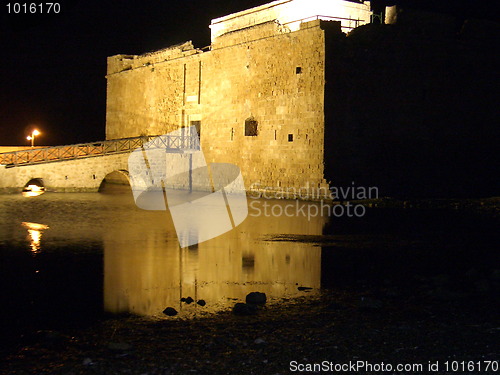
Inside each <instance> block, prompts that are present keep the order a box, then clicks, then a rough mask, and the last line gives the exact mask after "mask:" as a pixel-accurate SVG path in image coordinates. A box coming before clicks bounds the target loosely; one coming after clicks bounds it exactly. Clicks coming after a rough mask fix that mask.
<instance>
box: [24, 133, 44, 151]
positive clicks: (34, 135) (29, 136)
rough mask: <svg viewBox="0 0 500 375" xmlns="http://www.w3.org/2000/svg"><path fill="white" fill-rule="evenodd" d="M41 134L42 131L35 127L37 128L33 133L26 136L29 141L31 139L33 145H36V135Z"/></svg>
mask: <svg viewBox="0 0 500 375" xmlns="http://www.w3.org/2000/svg"><path fill="white" fill-rule="evenodd" d="M40 134H41V133H40V132H39V131H38V130H36V129H35V130H33V132H31V135H28V136H27V137H26V139H27V140H28V141H31V147H35V137H36V136H37V135H40Z"/></svg>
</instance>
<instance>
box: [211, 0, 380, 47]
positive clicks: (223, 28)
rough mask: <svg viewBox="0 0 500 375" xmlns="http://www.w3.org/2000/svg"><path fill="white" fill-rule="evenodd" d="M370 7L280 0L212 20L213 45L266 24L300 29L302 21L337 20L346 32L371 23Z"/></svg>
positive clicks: (341, 0)
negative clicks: (218, 39)
mask: <svg viewBox="0 0 500 375" xmlns="http://www.w3.org/2000/svg"><path fill="white" fill-rule="evenodd" d="M370 15H371V11H370V5H369V3H368V4H359V3H353V2H350V1H344V0H328V1H324V0H278V1H273V2H271V3H268V4H264V5H261V6H258V7H255V8H251V9H247V10H243V11H241V12H237V13H233V14H229V15H227V16H224V17H220V18H216V19H214V20H212V23H211V25H210V29H211V36H212V43H215V42H216V40H217V38H219V37H220V36H222V35H224V34H227V33H231V32H234V31H237V30H244V29H247V28H249V27H252V26H255V25H259V24H262V23H266V22H277V23H279V24H281V25H285V26H286V27H287V28H288V29H289V31H297V30H298V29H300V24H301V20H306V21H308V20H309V21H311V20H314V19H318V17H320V18H321V19H325V20H327V19H331V20H333V19H336V20H338V21H341V26H342V28H343V29H344V31H349V30H351V29H352V28H354V27H357V26H361V25H364V24H366V23H369V22H370Z"/></svg>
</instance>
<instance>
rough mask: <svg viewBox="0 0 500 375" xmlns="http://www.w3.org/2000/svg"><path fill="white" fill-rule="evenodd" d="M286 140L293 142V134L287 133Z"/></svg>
mask: <svg viewBox="0 0 500 375" xmlns="http://www.w3.org/2000/svg"><path fill="white" fill-rule="evenodd" d="M288 142H293V134H288Z"/></svg>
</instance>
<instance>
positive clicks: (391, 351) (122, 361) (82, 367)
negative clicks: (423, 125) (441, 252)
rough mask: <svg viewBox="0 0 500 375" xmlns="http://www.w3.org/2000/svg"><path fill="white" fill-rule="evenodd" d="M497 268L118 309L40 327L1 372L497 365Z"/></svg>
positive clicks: (479, 368)
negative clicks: (218, 309) (133, 313)
mask: <svg viewBox="0 0 500 375" xmlns="http://www.w3.org/2000/svg"><path fill="white" fill-rule="evenodd" d="M497 273H498V272H496V271H495V272H494V273H492V274H491V275H488V277H487V278H479V279H478V277H477V275H465V276H464V277H468V278H469V279H471V283H470V285H463V284H462V283H461V286H460V287H457V285H458V284H456V280H450V279H449V278H448V277H447V276H446V275H441V276H440V277H438V278H431V279H423V280H420V283H419V285H420V286H419V287H417V288H415V289H413V290H403V289H401V288H398V287H397V286H393V285H392V286H391V285H388V286H386V287H380V288H377V289H374V290H370V291H364V292H363V293H361V292H356V291H350V292H348V291H343V292H335V293H334V292H331V291H323V292H322V293H321V295H319V296H314V297H313V296H308V294H307V292H306V291H305V292H304V297H303V298H299V299H297V300H294V301H287V300H281V301H272V303H270V304H268V305H267V306H263V307H261V308H259V310H258V312H257V314H256V315H251V316H236V315H234V314H232V313H231V312H230V311H226V312H222V313H219V314H217V315H215V316H209V317H201V318H197V319H194V320H183V319H180V318H176V317H173V318H167V317H166V318H165V319H160V320H158V319H156V320H151V319H142V318H137V317H121V318H114V319H108V320H104V321H101V322H98V323H97V324H94V325H92V326H90V327H87V328H85V329H67V330H64V331H57V332H54V331H48V332H47V331H43V332H39V333H38V334H37V335H36V336H35V337H33V338H31V339H30V342H29V343H24V344H23V345H22V346H21V347H19V348H18V349H16V350H15V351H14V352H12V353H11V354H9V355H7V357H6V358H4V361H3V365H2V373H3V374H68V375H69V374H150V375H153V374H287V373H291V372H296V373H297V372H299V371H293V370H298V369H299V366H300V365H301V364H302V365H304V366H305V365H307V364H313V363H320V362H322V361H329V362H331V363H332V364H333V365H335V364H336V365H337V366H338V365H341V364H344V365H347V364H349V362H351V363H358V362H357V361H363V362H364V361H366V362H368V363H369V364H371V365H374V366H376V365H381V364H382V362H383V363H384V365H385V366H387V365H392V366H396V365H397V364H408V365H412V364H421V365H422V366H423V369H422V371H420V369H419V368H417V367H415V368H414V369H415V371H411V370H409V369H408V371H399V372H398V371H396V370H395V368H394V369H393V370H392V371H378V373H387V374H393V373H420V374H421V373H433V374H445V373H450V374H452V373H495V372H494V371H493V370H494V366H495V365H494V363H490V362H488V361H498V360H499V359H500V356H499V354H500V353H499V345H498V344H499V339H498V335H499V333H500V322H499V320H498V310H497V306H498V302H499V301H498V274H497ZM474 279H475V280H474ZM293 361H296V362H293ZM446 361H448V366H449V371H448V372H447V371H446ZM462 361H466V362H465V363H464V364H463V363H462ZM467 361H473V362H467ZM429 362H430V363H431V364H435V363H437V362H438V363H439V371H438V372H436V371H428V370H429V369H428V366H429ZM496 363H497V364H498V362H496ZM365 366H366V365H365ZM451 366H455V369H457V367H456V366H458V370H457V371H455V372H453V371H452V370H451ZM463 366H466V367H465V369H463V368H462V367H463ZM467 366H468V367H467ZM488 366H489V368H488V371H485V370H486V369H487V367H488ZM303 369H304V370H307V367H304V368H303ZM387 369H388V368H387V367H385V370H387ZM433 369H434V368H433ZM351 370H352V368H351ZM356 370H357V372H358V373H363V372H364V370H366V367H365V368H362V367H360V368H358V369H356ZM382 370H383V369H382ZM464 370H465V371H464ZM351 373H355V372H353V371H351ZM373 373H374V372H373ZM496 373H498V369H497V372H496Z"/></svg>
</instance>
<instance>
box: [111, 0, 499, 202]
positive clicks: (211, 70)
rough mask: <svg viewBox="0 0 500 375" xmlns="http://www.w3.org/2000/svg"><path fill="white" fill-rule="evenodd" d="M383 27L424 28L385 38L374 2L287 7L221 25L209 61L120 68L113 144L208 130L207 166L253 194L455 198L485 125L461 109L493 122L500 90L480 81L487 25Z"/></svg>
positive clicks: (141, 61) (389, 12) (185, 54)
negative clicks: (469, 145) (495, 93)
mask: <svg viewBox="0 0 500 375" xmlns="http://www.w3.org/2000/svg"><path fill="white" fill-rule="evenodd" d="M383 15H384V17H385V21H386V22H385V23H390V22H393V21H394V20H395V19H396V18H398V22H399V18H400V16H405V17H406V21H408V20H409V21H415V20H417V22H407V25H408V24H409V25H411V26H407V27H406V28H405V27H404V25H405V23H404V22H402V23H401V24H402V25H403V27H400V28H399V29H390V30H389V29H387V28H386V27H392V26H397V25H378V26H379V27H378V28H375V26H373V23H372V24H370V23H371V22H372V21H373V19H374V18H376V17H379V18H380V17H382V15H380V14H379V15H376V14H375V15H374V14H373V13H372V12H371V10H370V6H369V3H368V2H366V3H363V2H358V3H356V2H349V1H344V0H331V1H321V0H278V1H273V2H271V3H268V4H265V5H262V6H259V7H256V8H252V9H248V10H244V11H241V12H238V13H234V14H230V15H227V16H224V17H221V18H217V19H214V20H212V23H211V25H210V29H211V45H210V46H209V47H207V48H204V49H198V48H195V47H194V46H193V44H192V43H191V42H185V43H183V44H179V45H176V46H172V47H169V48H166V49H163V50H160V51H156V52H152V53H146V54H143V55H116V56H111V57H109V58H108V69H107V76H106V78H107V107H106V138H107V139H115V138H123V137H136V136H140V135H161V134H166V133H169V132H171V131H174V130H176V129H179V128H180V127H187V126H196V129H197V130H198V133H199V136H200V142H201V147H202V149H203V151H204V153H205V157H206V160H207V161H208V162H219V163H224V162H225V163H233V164H236V165H238V166H239V167H240V169H241V171H242V174H243V176H244V179H245V182H246V185H247V189H257V190H258V189H265V190H277V191H279V190H280V189H292V190H293V189H295V191H296V189H300V188H303V187H308V188H310V189H318V190H319V191H327V189H328V187H329V183H330V184H331V183H332V181H333V183H334V184H337V185H339V184H351V181H354V180H356V182H357V183H360V184H365V186H372V185H379V186H381V187H382V188H386V190H385V192H382V194H384V193H385V194H390V193H391V189H393V190H392V191H405V189H406V190H407V191H409V192H410V193H412V192H415V191H416V192H424V193H425V189H423V188H422V186H425V187H429V186H431V184H433V185H432V186H434V187H435V186H438V185H439V184H438V180H439V178H441V177H443V176H444V177H446V178H445V179H444V180H443V181H442V184H441V185H442V186H441V185H439V186H440V187H439V188H438V189H437V191H438V193H439V194H441V193H443V194H448V193H449V192H450V191H446V189H447V188H448V187H449V186H452V185H453V186H455V187H456V186H458V185H457V181H461V178H462V176H461V173H462V172H463V171H464V170H463V169H462V170H461V172H458V169H456V168H455V167H456V165H454V164H453V165H454V167H453V168H452V169H450V168H447V169H443V165H442V164H441V162H442V161H444V160H445V159H446V160H448V158H449V159H450V160H452V159H453V158H454V156H453V155H455V154H457V157H456V158H455V159H453V160H454V162H456V163H458V164H460V162H461V160H460V158H461V157H463V158H464V160H466V161H467V162H468V163H472V162H471V159H470V154H467V153H465V154H464V153H460V152H461V151H460V150H462V151H463V148H462V149H460V147H461V143H460V142H461V141H462V140H463V138H464V137H469V136H470V128H471V127H475V121H476V120H478V121H482V120H481V119H474V120H472V118H469V117H467V116H461V115H460V114H458V115H457V113H456V110H457V109H459V110H461V111H465V110H467V109H468V108H475V109H477V110H478V111H479V110H481V111H482V112H481V114H480V117H485V116H486V119H485V121H486V120H487V119H488V118H491V119H492V118H493V114H492V113H493V112H492V108H493V107H489V104H488V103H489V102H488V100H490V99H489V98H491V97H492V95H491V93H492V91H491V87H490V86H488V85H486V86H484V82H482V81H481V82H479V83H478V77H477V76H478V75H479V76H480V77H479V80H481V79H482V76H483V74H485V75H486V74H488V72H489V71H491V70H494V69H495V67H494V63H493V62H491V61H490V60H489V57H488V56H487V52H486V49H482V48H481V47H477V43H476V41H477V39H478V38H477V37H476V36H477V33H476V32H477V30H478V27H477V23H474V22H469V23H468V24H466V25H465V24H464V25H463V26H462V28H461V30H460V35H459V38H457V37H456V35H457V34H456V25H455V20H453V19H452V17H448V16H444V15H441V16H437V15H426V16H425V17H421V15H420V14H418V13H417V14H416V15H415V14H411V13H409V12H408V13H406V14H403V15H400V14H397V13H396V9H395V7H390V8H386V11H385V13H384V14H383ZM396 16H397V17H396ZM412 17H413V19H412ZM401 18H402V19H403V18H404V17H401ZM403 20H404V19H403ZM379 21H380V19H379ZM371 26H373V27H371ZM394 30H396V31H394ZM346 33H349V34H348V35H349V36H346ZM464 45H465V46H466V48H464V47H463V46H464ZM453 56H455V57H457V56H458V57H457V58H455V57H453ZM450 66H451V69H449V67H450ZM479 68H480V69H482V70H481V71H480V70H479ZM465 69H468V70H467V71H466V70H465ZM471 69H472V70H473V72H474V73H473V75H470V74H469V73H470V71H471ZM464 72H465V74H464ZM470 82H474V84H472V85H471V84H470ZM451 91H452V92H451ZM478 93H481V95H482V96H483V101H482V102H480V101H476V98H475V95H476V94H478ZM485 95H486V101H484V99H485ZM471 99H472V101H471ZM436 101H437V104H436ZM485 103H486V104H485ZM485 106H487V108H486V107H485ZM435 122H437V123H435ZM450 126H453V129H454V131H452V132H450ZM475 129H477V128H475ZM474 131H477V130H474ZM480 131H481V132H483V131H484V132H485V133H487V132H488V130H487V129H486V128H483V129H482V130H480ZM430 134H432V136H429V135H430ZM477 135H478V138H480V139H481V137H482V136H483V135H484V134H483V133H480V134H477ZM450 140H451V142H450ZM457 140H458V141H457ZM480 142H482V140H481V141H480ZM455 146H456V147H455ZM477 149H480V150H481V152H483V151H484V150H489V148H488V147H484V144H482V145H479V144H478V147H477ZM469 151H470V153H472V154H474V155H475V156H476V157H479V156H480V157H481V158H482V157H483V156H481V155H478V154H477V152H476V151H475V150H469ZM488 152H489V151H488ZM450 153H451V155H450ZM463 167H464V165H463V164H462V168H463ZM468 167H469V166H468V165H465V168H468ZM475 170H476V171H477V169H475ZM443 171H444V173H443ZM438 177H439V178H438ZM461 186H462V188H463V187H464V185H461Z"/></svg>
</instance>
